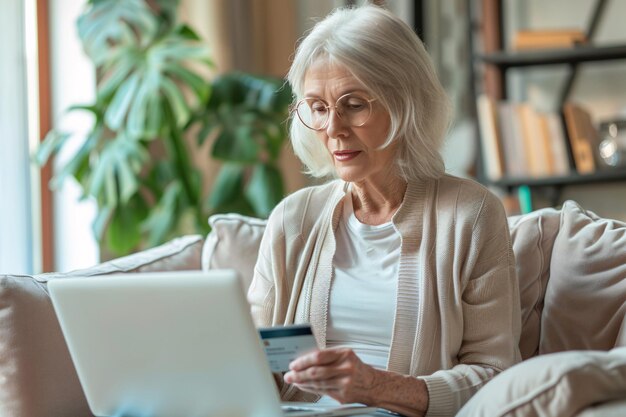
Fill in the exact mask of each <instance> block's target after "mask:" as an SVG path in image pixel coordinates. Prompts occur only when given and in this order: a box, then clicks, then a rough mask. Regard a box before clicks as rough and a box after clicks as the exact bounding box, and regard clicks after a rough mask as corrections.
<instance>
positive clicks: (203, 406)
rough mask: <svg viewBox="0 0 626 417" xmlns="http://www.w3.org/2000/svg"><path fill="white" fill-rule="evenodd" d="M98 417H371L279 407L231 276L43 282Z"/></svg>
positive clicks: (349, 410) (350, 410)
mask: <svg viewBox="0 0 626 417" xmlns="http://www.w3.org/2000/svg"><path fill="white" fill-rule="evenodd" d="M48 288H49V290H50V296H51V298H52V303H53V305H54V309H55V311H56V314H57V316H58V319H59V323H60V324H61V329H62V330H63V334H64V336H65V340H66V342H67V345H68V348H69V351H70V354H71V356H72V360H73V362H74V365H75V367H76V371H77V373H78V377H79V379H80V383H81V385H82V387H83V390H84V392H85V396H86V398H87V402H88V403H89V407H90V408H91V411H92V412H93V414H95V415H96V416H121V415H124V416H137V417H207V416H223V417H270V416H272V417H274V416H280V415H282V414H288V415H290V416H340V415H355V414H367V413H370V414H369V415H371V414H372V413H373V412H374V411H375V409H373V408H364V407H360V406H348V407H346V406H339V407H337V408H334V407H333V408H329V407H321V406H315V405H314V404H311V405H310V406H307V407H301V406H302V404H299V406H297V407H294V406H293V404H291V406H288V405H287V404H289V403H284V404H283V407H282V409H281V404H280V402H279V396H278V392H277V389H276V386H275V383H274V379H273V377H272V374H271V373H270V370H269V365H268V363H267V359H266V357H265V354H264V352H263V348H262V344H261V343H262V342H261V340H260V337H259V334H258V332H257V330H256V329H255V327H254V325H253V322H252V317H251V315H250V311H249V305H248V303H247V301H246V299H245V295H244V293H243V290H242V287H241V284H240V282H239V279H238V277H237V274H236V272H234V271H232V270H215V271H210V272H206V273H201V272H167V273H143V274H124V275H109V276H101V277H81V278H64V279H58V280H52V281H50V282H49V283H48Z"/></svg>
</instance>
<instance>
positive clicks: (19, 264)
mask: <svg viewBox="0 0 626 417" xmlns="http://www.w3.org/2000/svg"><path fill="white" fill-rule="evenodd" d="M23 13H24V10H23V2H22V1H2V2H0V39H4V40H5V41H4V42H3V43H2V49H1V50H2V57H1V58H0V92H2V93H1V94H0V274H3V273H22V274H23V273H32V272H33V268H34V265H33V239H32V236H33V233H32V225H31V201H30V174H29V156H28V117H27V115H28V107H27V101H26V97H27V88H26V59H25V56H24V28H23V25H24V15H23ZM9 39H10V40H11V41H10V42H9V41H6V40H9Z"/></svg>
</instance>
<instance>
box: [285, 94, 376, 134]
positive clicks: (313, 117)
mask: <svg viewBox="0 0 626 417" xmlns="http://www.w3.org/2000/svg"><path fill="white" fill-rule="evenodd" d="M332 107H335V111H336V112H337V114H338V115H339V117H340V118H341V119H342V120H344V121H345V122H346V123H347V124H349V125H350V126H353V127H358V126H363V125H364V124H365V122H367V120H368V119H369V117H370V114H371V112H372V104H371V103H370V101H369V100H366V99H364V98H362V97H359V96H356V95H352V94H347V95H345V96H342V97H340V98H339V100H337V103H336V104H335V106H329V105H328V104H327V103H326V102H325V101H324V100H321V99H319V98H306V99H304V100H302V101H300V102H299V103H298V106H297V107H296V111H297V113H298V117H299V118H300V120H301V121H302V123H304V124H305V125H306V126H307V127H308V128H310V129H314V130H320V129H324V128H325V127H326V125H327V123H328V119H329V116H330V111H331V110H330V109H331V108H332Z"/></svg>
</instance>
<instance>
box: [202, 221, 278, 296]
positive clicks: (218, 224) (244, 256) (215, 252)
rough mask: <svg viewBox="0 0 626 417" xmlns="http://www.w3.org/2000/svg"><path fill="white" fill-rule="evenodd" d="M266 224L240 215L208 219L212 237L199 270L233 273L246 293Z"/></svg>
mask: <svg viewBox="0 0 626 417" xmlns="http://www.w3.org/2000/svg"><path fill="white" fill-rule="evenodd" d="M266 224H267V221H266V220H261V219H257V218H254V217H247V216H242V215H240V214H216V215H213V216H211V217H210V218H209V225H211V233H209V236H208V237H207V239H206V241H205V243H204V248H203V250H202V269H203V270H204V271H207V270H209V269H220V268H225V269H235V270H236V271H237V272H238V273H239V276H240V278H241V281H242V285H243V288H244V290H245V291H247V290H248V287H249V286H250V283H251V282H252V276H253V275H254V265H255V264H256V259H257V256H258V253H259V246H260V245H261V239H262V238H263V232H264V231H265V225H266Z"/></svg>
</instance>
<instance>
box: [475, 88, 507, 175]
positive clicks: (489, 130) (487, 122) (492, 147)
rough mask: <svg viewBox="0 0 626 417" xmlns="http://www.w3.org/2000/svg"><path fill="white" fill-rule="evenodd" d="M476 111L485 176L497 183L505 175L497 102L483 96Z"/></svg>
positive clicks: (477, 100) (478, 99)
mask: <svg viewBox="0 0 626 417" xmlns="http://www.w3.org/2000/svg"><path fill="white" fill-rule="evenodd" d="M476 110H477V113H478V127H479V132H480V140H481V152H482V158H483V163H484V170H485V175H486V177H487V178H488V179H490V180H492V181H496V180H499V179H500V178H502V176H503V175H504V162H503V160H502V159H503V158H502V149H501V139H500V129H499V126H498V123H497V114H496V104H495V101H494V100H493V99H492V98H490V97H489V96H487V95H486V94H481V95H479V96H478V98H477V99H476Z"/></svg>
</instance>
